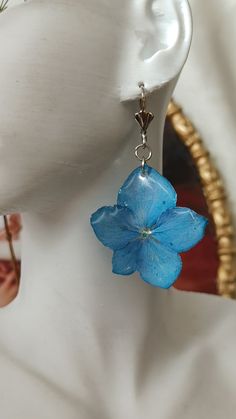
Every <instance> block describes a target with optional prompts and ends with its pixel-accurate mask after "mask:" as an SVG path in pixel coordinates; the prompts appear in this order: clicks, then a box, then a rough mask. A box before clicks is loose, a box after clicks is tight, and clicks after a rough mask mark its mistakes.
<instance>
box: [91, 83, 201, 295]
mask: <svg viewBox="0 0 236 419" xmlns="http://www.w3.org/2000/svg"><path fill="white" fill-rule="evenodd" d="M139 87H140V89H141V97H140V111H139V112H138V113H136V115H135V119H136V121H137V122H138V123H139V125H140V127H141V138H142V143H141V144H140V145H138V146H137V147H136V149H135V155H136V157H137V159H139V160H140V161H141V166H140V167H138V168H137V169H135V170H134V171H133V172H132V173H131V174H130V175H129V177H128V179H127V180H126V181H125V183H124V184H123V186H122V187H121V188H120V190H119V192H118V198H117V204H116V205H115V206H106V207H103V208H100V209H99V210H98V211H96V212H95V213H94V214H93V215H92V216H91V225H92V228H93V230H94V232H95V234H96V236H97V238H98V240H100V241H101V242H102V244H103V245H104V246H106V247H109V248H110V249H111V250H113V252H114V253H113V259H112V266H113V273H114V274H118V275H131V274H133V273H134V272H139V274H140V277H141V278H142V279H143V280H144V281H145V282H147V283H149V284H150V285H153V286H156V287H161V288H170V287H171V286H172V285H173V284H174V282H175V281H176V280H177V278H178V276H179V274H180V272H181V270H182V260H181V257H180V253H182V252H186V251H188V250H190V249H191V248H192V247H194V246H195V245H196V244H197V243H198V242H199V241H200V240H201V239H202V238H203V236H204V233H205V229H206V225H207V223H208V221H207V219H206V218H204V217H203V216H201V215H198V214H197V213H196V212H194V211H192V210H190V209H188V208H182V207H177V206H176V203H177V195H176V192H175V190H174V188H173V186H172V185H171V184H170V182H169V181H168V180H167V179H166V178H164V177H163V176H161V175H160V174H159V173H158V172H157V171H156V170H155V169H154V168H152V167H150V166H148V164H147V162H148V161H149V160H150V159H151V158H152V150H151V148H150V146H149V145H148V141H147V129H148V127H149V125H150V124H151V122H152V120H153V118H154V115H153V114H152V113H151V112H148V111H147V109H146V91H145V86H144V84H140V85H139ZM141 152H142V153H141Z"/></svg>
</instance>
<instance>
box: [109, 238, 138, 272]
mask: <svg viewBox="0 0 236 419" xmlns="http://www.w3.org/2000/svg"><path fill="white" fill-rule="evenodd" d="M140 247H141V241H140V240H134V241H133V242H130V243H129V244H128V245H127V246H126V247H124V248H123V249H120V250H116V251H115V252H114V255H113V259H112V267H113V269H112V271H113V273H114V274H118V275H131V274H133V273H134V272H135V271H136V270H137V263H136V261H137V257H138V253H139V249H140Z"/></svg>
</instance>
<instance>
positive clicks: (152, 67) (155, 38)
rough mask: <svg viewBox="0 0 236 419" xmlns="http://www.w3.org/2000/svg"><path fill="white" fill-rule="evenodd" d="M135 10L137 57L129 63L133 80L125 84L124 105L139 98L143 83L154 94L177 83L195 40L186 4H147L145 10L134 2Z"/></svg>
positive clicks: (171, 0)
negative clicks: (175, 80)
mask: <svg viewBox="0 0 236 419" xmlns="http://www.w3.org/2000/svg"><path fill="white" fill-rule="evenodd" d="M144 3H145V4H144ZM134 6H135V7H136V10H134V15H135V17H136V19H137V22H136V30H135V38H136V39H135V38H134V39H133V42H136V45H134V47H133V50H134V51H135V52H136V56H135V54H134V53H133V54H130V57H129V59H128V65H129V67H130V71H128V72H127V71H126V75H127V74H129V76H130V80H129V81H128V80H124V79H123V80H122V81H123V83H122V89H121V90H122V91H121V99H122V101H127V100H132V99H136V98H137V97H138V94H139V90H138V83H139V82H140V81H144V82H145V86H146V89H147V90H148V91H150V92H151V91H154V90H156V89H158V88H160V87H161V86H163V85H165V84H166V83H168V82H169V81H171V80H174V79H176V78H177V77H178V74H179V73H180V71H181V69H182V67H183V65H184V63H185V61H186V59H187V56H188V52H189V48H190V45H191V39H192V15H191V11H190V7H189V4H188V1H187V0H146V1H144V2H142V6H141V5H140V3H139V5H138V3H137V1H135V2H134ZM144 6H145V7H144ZM131 59H132V60H133V62H132V61H131ZM123 76H124V73H123Z"/></svg>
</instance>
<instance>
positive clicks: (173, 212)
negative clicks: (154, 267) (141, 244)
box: [153, 207, 208, 253]
mask: <svg viewBox="0 0 236 419" xmlns="http://www.w3.org/2000/svg"><path fill="white" fill-rule="evenodd" d="M207 223H208V221H207V219H206V218H205V217H202V216H201V215H198V214H197V213H196V212H194V211H192V210H190V209H189V208H180V207H176V208H174V209H170V210H167V211H166V212H165V213H164V214H162V215H161V217H160V219H159V220H158V226H157V228H156V229H155V230H154V231H153V236H154V237H155V238H156V239H157V240H159V241H160V242H161V243H163V244H165V245H167V246H169V247H170V248H172V249H173V250H175V251H176V252H178V253H181V252H186V251H188V250H190V249H191V248H192V247H194V246H195V245H196V244H197V243H198V242H199V241H200V240H201V239H202V238H203V236H204V233H205V229H206V226H207Z"/></svg>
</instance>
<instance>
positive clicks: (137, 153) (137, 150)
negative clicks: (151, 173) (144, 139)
mask: <svg viewBox="0 0 236 419" xmlns="http://www.w3.org/2000/svg"><path fill="white" fill-rule="evenodd" d="M141 149H142V150H143V153H142V155H140V150H141ZM145 151H147V152H148V154H147V156H145V155H144V152H145ZM135 156H136V157H137V159H138V160H140V161H141V162H143V161H145V163H146V162H147V161H149V160H151V158H152V150H151V148H150V147H149V146H148V145H147V144H140V145H138V146H137V147H136V148H135Z"/></svg>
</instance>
